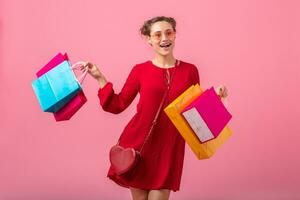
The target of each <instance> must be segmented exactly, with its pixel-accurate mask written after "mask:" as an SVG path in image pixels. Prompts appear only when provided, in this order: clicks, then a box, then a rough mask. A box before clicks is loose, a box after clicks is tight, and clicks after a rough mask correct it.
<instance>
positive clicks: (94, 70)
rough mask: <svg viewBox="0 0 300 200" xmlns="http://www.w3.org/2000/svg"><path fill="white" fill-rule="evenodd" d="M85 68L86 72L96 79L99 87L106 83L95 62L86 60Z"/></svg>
mask: <svg viewBox="0 0 300 200" xmlns="http://www.w3.org/2000/svg"><path fill="white" fill-rule="evenodd" d="M86 68H87V69H88V73H89V74H90V75H91V76H92V77H93V78H94V79H96V80H97V81H98V83H99V84H100V87H101V88H102V87H103V86H104V85H105V84H106V83H107V80H106V78H105V76H104V75H103V74H102V73H101V72H100V70H99V69H98V67H97V66H96V65H95V64H93V63H90V62H86V63H85V65H84V69H86Z"/></svg>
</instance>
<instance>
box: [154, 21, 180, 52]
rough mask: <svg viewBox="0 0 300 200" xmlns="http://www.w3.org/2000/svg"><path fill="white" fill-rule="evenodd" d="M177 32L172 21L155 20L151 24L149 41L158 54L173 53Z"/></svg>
mask: <svg viewBox="0 0 300 200" xmlns="http://www.w3.org/2000/svg"><path fill="white" fill-rule="evenodd" d="M175 38H176V33H175V32H174V30H173V27H172V25H171V24H170V23H168V22H165V21H160V22H155V23H154V24H152V26H151V31H150V36H148V43H149V44H150V45H151V46H152V47H153V49H154V51H155V52H156V53H157V54H160V55H162V56H166V55H168V54H171V53H173V49H174V46H175Z"/></svg>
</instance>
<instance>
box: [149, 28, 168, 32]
mask: <svg viewBox="0 0 300 200" xmlns="http://www.w3.org/2000/svg"><path fill="white" fill-rule="evenodd" d="M169 30H172V29H171V28H169V29H166V30H165V31H169ZM158 32H162V31H154V32H153V33H158Z"/></svg>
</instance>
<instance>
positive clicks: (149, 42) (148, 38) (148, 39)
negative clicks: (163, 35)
mask: <svg viewBox="0 0 300 200" xmlns="http://www.w3.org/2000/svg"><path fill="white" fill-rule="evenodd" d="M147 42H148V44H149V45H151V46H152V43H151V39H150V37H149V36H147Z"/></svg>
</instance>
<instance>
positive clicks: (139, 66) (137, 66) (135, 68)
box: [131, 61, 149, 73]
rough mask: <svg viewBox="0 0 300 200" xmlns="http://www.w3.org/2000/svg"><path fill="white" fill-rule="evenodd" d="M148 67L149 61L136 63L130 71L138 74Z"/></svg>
mask: <svg viewBox="0 0 300 200" xmlns="http://www.w3.org/2000/svg"><path fill="white" fill-rule="evenodd" d="M148 65H149V61H145V62H141V63H137V64H135V65H133V67H132V69H131V70H132V71H134V72H135V73H139V72H141V70H144V69H145V66H148Z"/></svg>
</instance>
